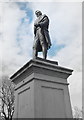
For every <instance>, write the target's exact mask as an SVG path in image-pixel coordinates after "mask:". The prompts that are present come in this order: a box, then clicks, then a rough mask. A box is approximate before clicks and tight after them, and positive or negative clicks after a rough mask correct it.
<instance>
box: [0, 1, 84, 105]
mask: <svg viewBox="0 0 84 120" xmlns="http://www.w3.org/2000/svg"><path fill="white" fill-rule="evenodd" d="M0 5H1V4H0ZM1 6H2V9H3V11H2V12H1V18H2V19H1V20H2V21H1V25H2V29H1V28H0V36H1V39H0V44H2V46H1V47H2V48H1V49H2V53H0V56H1V58H0V65H1V66H2V70H1V74H2V72H3V74H4V75H5V74H7V75H11V74H13V73H14V72H15V71H16V70H17V69H19V68H20V67H21V66H22V65H23V64H25V63H26V62H28V60H30V59H31V58H32V45H33V23H34V20H35V19H36V17H35V15H34V12H35V10H37V9H39V10H41V11H42V12H43V14H46V15H48V16H49V19H50V26H49V32H50V37H51V41H52V47H51V49H50V50H49V51H48V59H50V60H55V61H58V63H59V65H61V66H64V67H68V68H71V69H73V70H74V72H73V74H72V76H70V77H69V78H68V82H69V83H70V86H69V90H70V95H71V100H72V103H73V104H74V105H75V101H76V99H77V97H78V95H79V94H80V95H81V86H82V85H81V84H82V23H81V19H82V15H81V13H82V4H81V3H66V2H64V3H60V2H58V3H56V2H48V3H47V2H46V3H44V2H42V3H41V2H39V3H37V2H30V3H28V2H27V3H17V2H9V3H3V4H2V5H1ZM0 9H1V8H0ZM30 13H31V14H30ZM53 52H54V54H53ZM51 55H52V59H51ZM40 56H42V54H40ZM74 96H75V97H74ZM80 101H81V99H80ZM76 105H78V106H79V107H80V106H81V102H80V103H78V101H77V103H76Z"/></svg>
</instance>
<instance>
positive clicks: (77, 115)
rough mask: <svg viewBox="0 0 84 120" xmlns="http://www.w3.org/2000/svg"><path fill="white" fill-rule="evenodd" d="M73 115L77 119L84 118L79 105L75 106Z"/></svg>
mask: <svg viewBox="0 0 84 120" xmlns="http://www.w3.org/2000/svg"><path fill="white" fill-rule="evenodd" d="M73 117H74V118H76V120H80V119H82V110H80V109H79V108H78V107H77V106H75V107H74V108H73Z"/></svg>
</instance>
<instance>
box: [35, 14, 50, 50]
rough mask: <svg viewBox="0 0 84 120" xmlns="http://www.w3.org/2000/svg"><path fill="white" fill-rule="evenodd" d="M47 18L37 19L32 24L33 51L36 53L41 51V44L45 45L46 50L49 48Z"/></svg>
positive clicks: (44, 16) (42, 16)
mask: <svg viewBox="0 0 84 120" xmlns="http://www.w3.org/2000/svg"><path fill="white" fill-rule="evenodd" d="M48 27H49V18H48V17H47V16H46V15H41V16H40V17H38V18H37V19H36V21H35V23H34V35H35V36H34V45H33V49H36V50H37V52H41V51H42V43H43V44H45V46H46V47H47V50H48V49H49V48H50V46H51V40H50V36H49V31H48Z"/></svg>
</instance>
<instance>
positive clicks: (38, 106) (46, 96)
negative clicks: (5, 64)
mask: <svg viewBox="0 0 84 120" xmlns="http://www.w3.org/2000/svg"><path fill="white" fill-rule="evenodd" d="M71 73H72V70H70V69H66V68H63V67H60V66H58V63H57V62H54V61H49V60H43V59H35V60H31V61H29V62H28V63H27V64H26V65H24V66H23V67H22V68H21V69H20V70H19V71H17V72H16V73H15V74H14V75H13V76H12V77H11V79H12V81H13V82H14V83H15V84H16V91H15V96H16V101H15V114H14V117H15V118H72V111H71V104H70V97H69V91H68V83H67V78H68V77H69V75H71Z"/></svg>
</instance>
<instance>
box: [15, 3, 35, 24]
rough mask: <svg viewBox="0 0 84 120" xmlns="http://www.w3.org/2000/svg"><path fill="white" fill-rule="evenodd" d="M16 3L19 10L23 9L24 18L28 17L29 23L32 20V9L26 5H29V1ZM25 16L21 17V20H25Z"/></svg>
mask: <svg viewBox="0 0 84 120" xmlns="http://www.w3.org/2000/svg"><path fill="white" fill-rule="evenodd" d="M16 4H17V5H18V6H19V8H20V10H23V11H25V13H26V17H25V18H26V19H27V18H28V19H29V23H31V22H32V20H33V11H32V9H30V7H28V6H29V5H30V3H28V2H17V3H16ZM25 18H22V22H24V21H25Z"/></svg>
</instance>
